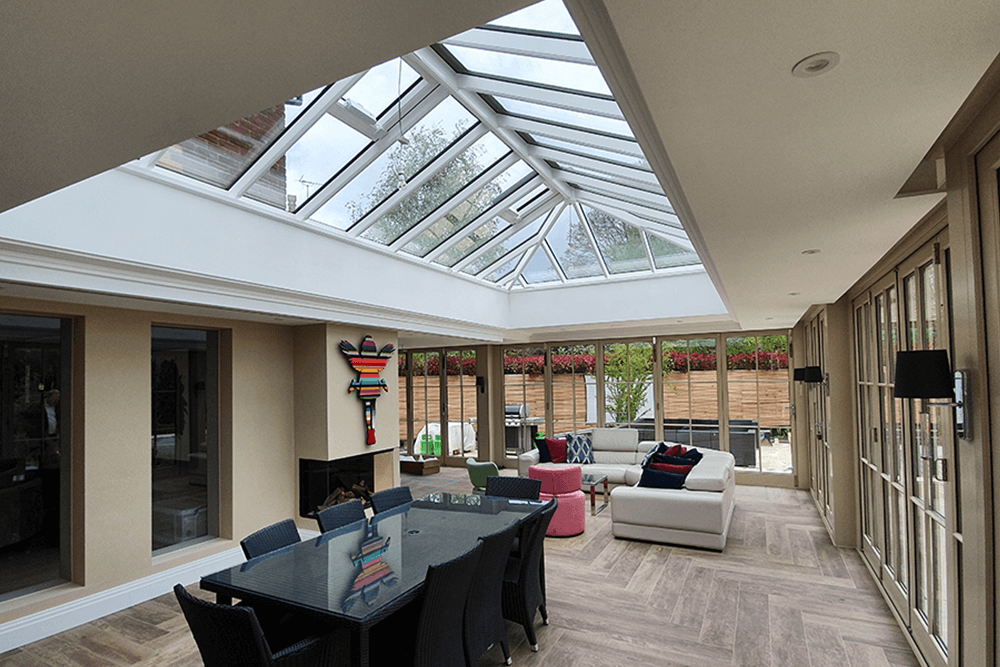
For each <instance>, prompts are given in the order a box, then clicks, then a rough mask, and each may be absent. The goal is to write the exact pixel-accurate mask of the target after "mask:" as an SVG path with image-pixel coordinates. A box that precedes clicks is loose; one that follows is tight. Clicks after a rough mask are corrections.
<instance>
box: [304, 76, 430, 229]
mask: <svg viewBox="0 0 1000 667" xmlns="http://www.w3.org/2000/svg"><path fill="white" fill-rule="evenodd" d="M426 83H427V85H426V87H425V86H418V89H417V90H414V91H412V94H410V95H406V96H404V98H405V99H404V101H403V123H402V125H403V132H408V131H410V130H411V129H413V127H414V126H415V125H416V124H417V123H419V122H420V121H421V120H422V119H423V118H424V116H426V115H427V114H429V113H430V112H431V111H433V110H434V109H435V107H437V105H438V104H440V103H441V102H443V101H444V100H445V99H446V98H447V97H448V91H446V90H444V89H443V88H441V87H440V86H437V85H436V84H434V83H433V82H430V81H427V82H426ZM421 94H423V96H422V97H421ZM400 136H401V132H400V126H399V123H398V122H397V123H396V124H394V125H392V126H391V127H389V128H388V131H387V132H386V135H385V136H384V137H382V138H381V139H379V140H378V141H376V142H374V143H372V144H370V145H369V146H368V147H367V148H365V149H364V150H363V151H362V152H361V153H360V154H359V155H357V156H356V157H355V158H354V159H353V161H352V162H351V163H350V164H348V165H347V166H346V167H345V168H344V169H343V170H341V172H340V173H338V174H336V175H334V176H333V178H331V179H330V180H329V181H327V182H326V184H325V185H323V187H321V188H320V189H319V190H318V191H317V192H316V194H314V195H313V196H312V197H310V198H309V199H308V201H306V202H305V203H304V204H302V205H301V206H300V207H299V208H298V209H297V210H296V211H295V217H296V218H299V219H300V220H305V219H307V218H309V217H311V216H312V215H313V213H315V212H316V211H318V210H319V209H320V208H322V207H323V205H324V204H326V203H327V202H328V201H329V200H330V199H332V198H333V197H334V196H335V195H336V194H337V193H338V192H340V189H341V188H343V187H344V186H345V185H346V184H348V183H350V182H351V181H352V180H354V178H356V177H357V176H358V174H360V173H361V172H362V171H364V170H365V169H366V168H367V167H368V166H370V165H371V163H373V162H374V161H375V160H377V159H378V158H379V156H380V155H382V153H384V152H385V151H387V150H389V148H391V147H392V145H393V144H394V143H395V142H396V141H397V140H398V139H399V137H400Z"/></svg>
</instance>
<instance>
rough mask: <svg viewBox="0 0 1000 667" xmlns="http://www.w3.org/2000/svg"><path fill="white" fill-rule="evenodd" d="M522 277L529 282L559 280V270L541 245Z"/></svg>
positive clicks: (529, 261)
mask: <svg viewBox="0 0 1000 667" xmlns="http://www.w3.org/2000/svg"><path fill="white" fill-rule="evenodd" d="M521 277H522V278H524V279H525V280H526V281H527V282H528V283H551V282H556V281H558V280H559V272H558V271H556V268H555V267H554V266H552V261H551V260H550V259H549V256H548V254H547V253H546V252H545V249H544V248H542V247H541V246H539V248H538V250H536V251H535V254H534V255H533V256H532V258H531V259H529V260H528V265H527V266H525V267H524V271H522V272H521Z"/></svg>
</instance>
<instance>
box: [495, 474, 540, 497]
mask: <svg viewBox="0 0 1000 667" xmlns="http://www.w3.org/2000/svg"><path fill="white" fill-rule="evenodd" d="M541 491H542V480H540V479H531V478H529V477H489V478H487V479H486V495H488V496H500V497H502V498H518V499H520V500H538V498H539V494H540V493H541Z"/></svg>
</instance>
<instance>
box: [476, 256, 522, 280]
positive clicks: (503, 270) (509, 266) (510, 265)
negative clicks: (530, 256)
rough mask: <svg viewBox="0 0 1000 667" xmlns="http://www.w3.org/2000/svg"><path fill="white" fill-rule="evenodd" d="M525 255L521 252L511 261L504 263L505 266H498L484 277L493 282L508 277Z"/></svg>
mask: <svg viewBox="0 0 1000 667" xmlns="http://www.w3.org/2000/svg"><path fill="white" fill-rule="evenodd" d="M522 257H524V253H523V252H522V253H519V254H518V255H517V257H514V258H512V259H511V260H510V261H509V262H506V263H504V265H503V266H501V267H498V268H497V269H496V270H495V271H492V272H491V273H490V275H488V276H485V277H484V278H483V279H484V280H488V281H489V282H491V283H497V282H500V281H501V280H503V279H505V278H507V277H508V276H509V275H510V274H511V272H512V271H513V270H514V269H515V268H517V263H518V262H520V261H521V258H522Z"/></svg>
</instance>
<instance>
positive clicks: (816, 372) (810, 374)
mask: <svg viewBox="0 0 1000 667" xmlns="http://www.w3.org/2000/svg"><path fill="white" fill-rule="evenodd" d="M802 381H803V382H812V383H816V382H822V381H823V371H822V370H821V369H820V367H819V366H806V367H805V368H803V369H802Z"/></svg>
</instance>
